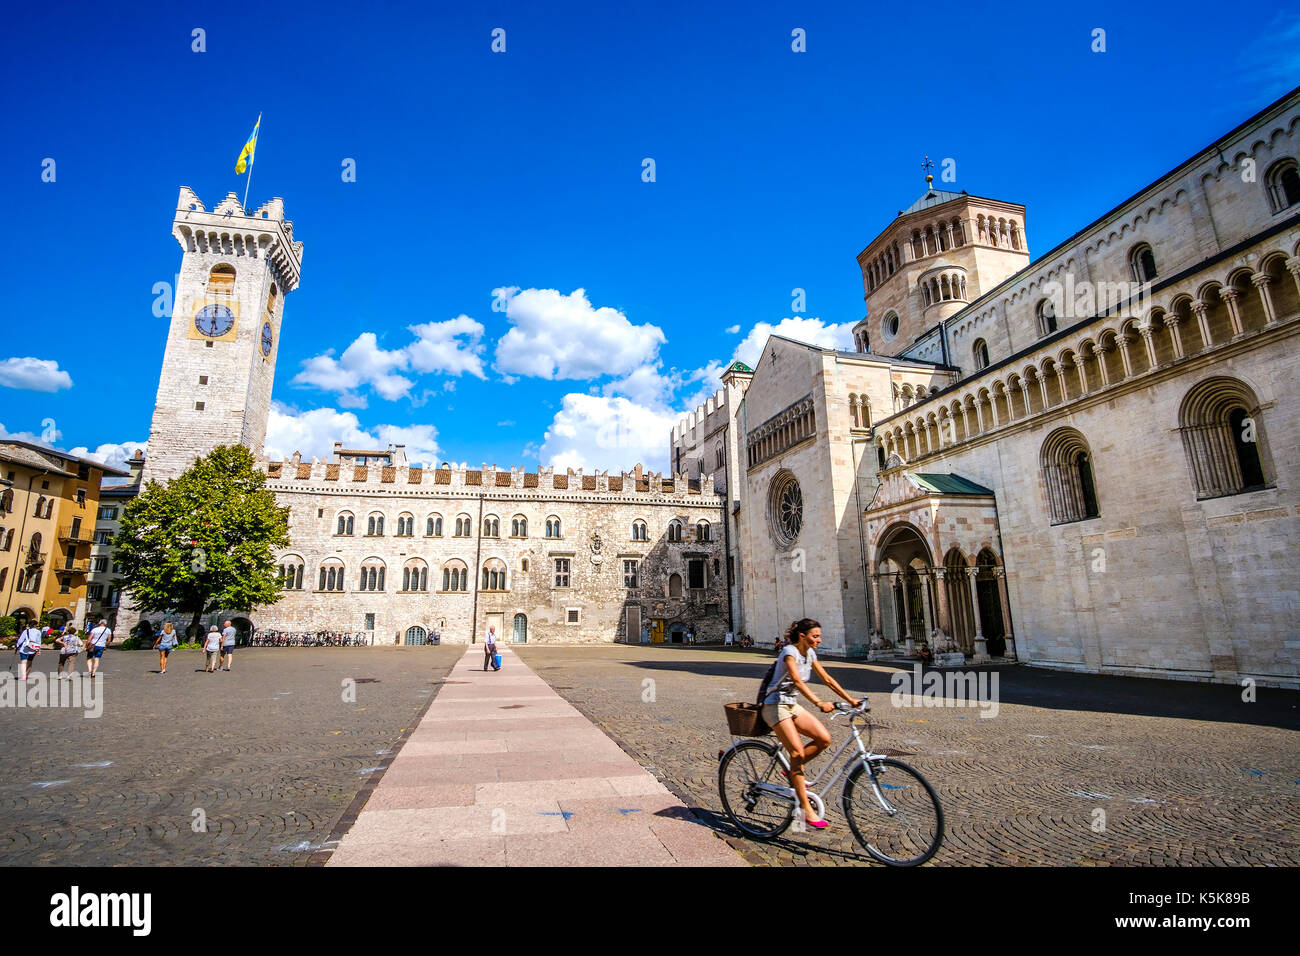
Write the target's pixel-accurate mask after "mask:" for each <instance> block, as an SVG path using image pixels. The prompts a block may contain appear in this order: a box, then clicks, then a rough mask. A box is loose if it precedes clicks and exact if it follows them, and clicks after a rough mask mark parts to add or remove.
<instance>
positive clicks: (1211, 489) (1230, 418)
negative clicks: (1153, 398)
mask: <svg viewBox="0 0 1300 956" xmlns="http://www.w3.org/2000/svg"><path fill="white" fill-rule="evenodd" d="M1260 414H1261V412H1260V408H1259V402H1258V400H1256V398H1255V395H1254V393H1253V392H1252V391H1251V390H1250V389H1249V388H1248V387H1247V386H1246V385H1245V384H1244V383H1243V382H1240V381H1238V380H1236V379H1233V378H1223V377H1221V378H1212V379H1208V380H1207V381H1204V382H1202V383H1200V384H1199V385H1197V386H1196V387H1195V388H1193V389H1192V390H1191V391H1189V392H1188V393H1187V397H1186V398H1184V399H1183V404H1182V407H1181V408H1180V409H1179V412H1178V426H1179V431H1180V432H1182V436H1183V447H1184V449H1185V450H1186V452H1187V458H1188V461H1189V463H1190V465H1191V469H1192V482H1193V484H1194V485H1195V486H1196V497H1197V498H1198V499H1199V498H1218V497H1222V496H1224V495H1237V494H1242V493H1244V492H1248V491H1258V490H1260V489H1262V488H1269V487H1272V479H1271V475H1272V467H1271V462H1270V460H1269V456H1268V451H1267V446H1266V444H1265V441H1264V439H1265V436H1264V433H1263V429H1262V422H1261V421H1260Z"/></svg>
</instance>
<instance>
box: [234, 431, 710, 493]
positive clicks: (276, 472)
mask: <svg viewBox="0 0 1300 956" xmlns="http://www.w3.org/2000/svg"><path fill="white" fill-rule="evenodd" d="M397 447H400V446H397ZM347 454H348V452H347V450H344V456H346V455H347ZM383 454H385V453H382V452H381V453H380V455H383ZM257 467H258V468H259V469H260V470H261V471H264V472H265V473H266V476H267V487H268V488H270V489H272V490H274V491H283V492H300V491H301V492H308V493H317V492H329V493H334V494H338V493H343V494H348V493H352V494H360V495H367V494H374V493H379V494H384V495H395V496H401V495H403V494H407V493H409V494H411V495H419V496H421V497H429V496H430V495H432V496H435V497H436V496H438V495H441V494H452V495H456V496H476V495H478V494H485V495H487V496H488V497H495V496H497V495H506V496H509V495H510V494H511V493H512V492H523V493H524V494H523V495H521V500H522V499H525V498H531V497H534V496H539V497H546V496H548V495H550V494H552V493H557V492H558V493H562V494H561V497H575V496H580V495H584V494H586V495H592V494H600V495H604V494H613V495H633V496H639V497H644V498H647V499H651V500H659V501H664V500H669V501H672V500H683V499H689V500H692V501H694V502H697V505H696V507H699V506H704V507H719V508H720V507H722V498H721V496H719V495H718V494H717V492H716V491H715V490H714V487H713V476H712V475H702V476H701V477H699V478H690V477H688V476H686V475H677V476H673V475H671V474H669V475H663V474H661V473H658V472H647V471H644V470H643V469H642V468H641V467H640V466H639V465H638V466H637V467H636V468H635V469H633V470H632V471H624V472H622V473H621V474H613V475H611V474H610V473H609V472H608V471H596V472H594V473H592V474H589V475H584V474H583V470H582V469H581V468H579V469H576V470H575V469H572V468H570V469H567V470H564V471H561V470H557V469H555V468H538V469H537V470H536V471H525V470H524V469H523V468H517V467H516V468H510V469H508V470H507V469H504V468H497V467H495V466H486V467H480V468H464V467H460V466H457V467H454V468H450V467H449V468H420V467H418V466H415V465H408V464H402V465H400V466H398V465H385V464H382V459H381V462H380V463H376V464H366V465H356V464H352V463H348V462H346V461H328V460H326V461H322V460H321V459H319V458H314V459H312V460H311V461H310V462H306V461H303V460H302V456H301V455H300V454H298V453H296V452H295V453H294V454H293V455H292V456H291V457H289V458H286V459H284V460H283V461H273V460H271V459H267V458H259V459H258V462H257Z"/></svg>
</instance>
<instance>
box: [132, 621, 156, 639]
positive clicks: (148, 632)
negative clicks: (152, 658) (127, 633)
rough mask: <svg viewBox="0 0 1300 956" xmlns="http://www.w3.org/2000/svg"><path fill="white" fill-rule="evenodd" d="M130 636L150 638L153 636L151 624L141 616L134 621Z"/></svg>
mask: <svg viewBox="0 0 1300 956" xmlns="http://www.w3.org/2000/svg"><path fill="white" fill-rule="evenodd" d="M131 636H132V637H134V638H138V639H139V640H142V641H148V640H152V639H153V636H154V631H153V625H152V624H150V623H149V622H148V621H147V620H145V619H144V618H141V619H140V620H139V621H138V622H136V625H135V627H133V628H131Z"/></svg>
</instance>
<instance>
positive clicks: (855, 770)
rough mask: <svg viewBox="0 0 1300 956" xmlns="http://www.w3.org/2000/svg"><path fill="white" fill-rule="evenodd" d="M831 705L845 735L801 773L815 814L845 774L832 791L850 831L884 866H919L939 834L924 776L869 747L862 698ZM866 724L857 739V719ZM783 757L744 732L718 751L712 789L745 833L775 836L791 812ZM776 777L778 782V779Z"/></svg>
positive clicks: (937, 813)
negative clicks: (845, 723)
mask: <svg viewBox="0 0 1300 956" xmlns="http://www.w3.org/2000/svg"><path fill="white" fill-rule="evenodd" d="M835 709H836V710H837V711H838V713H835V714H832V715H831V720H834V719H835V718H836V717H838V716H841V715H843V714H848V717H849V729H850V735H849V737H848V738H847V739H846V740H845V741H844V743H842V744H841V745H840V747H839V749H838V750H836V751H835V753H834V754H833V755H832V756H831V757H830V759H829V760H827V761H826V762H825V763H824V764H823V765H822V768H821V769H820V770H819V771H818V772H817V775H816V776H815V777H812V778H810V779H808V780H807V781H806V788H807V792H808V801H809V802H810V803H811V804H812V805H813V808H814V809H815V810H816V811H817V815H818V816H820V817H821V818H822V819H825V818H826V804H825V800H824V799H823V794H826V795H829V793H830V790H831V788H832V787H834V786H835V784H836V783H837V782H838V781H839V779H840V778H841V777H843V776H844V775H845V773H847V774H848V776H847V777H846V778H845V780H844V786H843V788H842V790H841V794H840V806H841V809H842V810H843V811H844V816H845V817H846V818H847V819H848V821H849V828H850V829H851V830H852V831H853V836H854V838H855V839H856V840H857V841H858V842H859V843H860V844H862V846H863V847H864V848H865V849H866V851H867V852H868V853H870V854H871V856H872V857H874V858H875V859H877V860H879V861H880V862H881V863H884V864H887V865H889V866H899V867H902V866H919V865H921V864H922V863H924V862H925V861H926V860H928V859H930V858H931V857H932V856H934V854H935V851H937V850H938V849H939V844H940V843H942V842H943V807H942V806H941V805H940V803H939V796H938V794H937V793H935V791H934V787H932V786H930V782H929V781H928V780H926V779H925V777H923V776H921V774H920V772H919V771H917V770H915V769H914V768H912V767H910V766H908V765H907V764H905V763H903V762H902V761H901V760H898V759H896V758H894V757H890V756H887V755H886V754H878V753H873V752H872V751H871V739H872V736H873V732H874V729H875V725H873V724H871V723H870V721H868V720H867V719H866V712H867V710H868V707H867V701H866V698H863V700H862V703H861V704H860V705H859V706H858V707H852V706H850V705H849V704H844V703H837V704H836V705H835ZM859 718H861V719H862V721H863V725H864V726H866V727H867V731H868V733H867V743H866V744H865V745H864V744H863V742H862V737H861V735H860V733H859V731H858V723H857V721H858V719H859ZM851 743H853V744H857V751H858V752H857V754H856V755H852V756H850V757H849V758H848V759H847V760H846V761H845V762H844V765H843V766H842V767H840V769H839V770H838V771H837V772H836V774H835V776H834V777H832V778H831V780H830V782H829V783H827V784H826V786H825V788H824V789H823V790H822V791H821V792H820V793H819V792H817V790H816V787H817V785H818V783H819V782H820V781H821V779H822V777H824V776H825V775H826V773H827V772H828V771H829V770H830V769H831V768H832V767H834V766H835V763H836V761H838V760H839V759H840V755H841V754H842V753H844V751H845V750H846V749H848V747H849V745H850V744H851ZM789 770H790V763H789V760H788V759H787V758H786V753H785V748H784V747H783V746H781V744H780V743H779V742H769V741H764V740H757V739H749V740H742V741H740V742H739V743H736V744H733V745H732V746H731V749H730V750H726V751H721V752H719V754H718V793H719V795H720V796H721V797H722V807H723V809H724V810H726V812H727V816H728V817H730V818H731V822H732V823H734V824H735V825H736V827H737V828H738V829H739V830H740V831H741V832H742V833H743V834H745V835H746V836H749V837H753V838H754V839H756V840H771V839H774V838H775V837H778V836H780V835H781V834H782V833H784V832H785V831H786V829H787V828H789V826H790V824H791V823H793V822H794V820H795V814H796V813H798V812H800V811H799V804H798V801H797V798H796V796H795V791H794V787H792V786H790V785H789ZM778 781H781V782H778Z"/></svg>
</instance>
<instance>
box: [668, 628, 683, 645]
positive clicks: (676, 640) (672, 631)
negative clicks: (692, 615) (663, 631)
mask: <svg viewBox="0 0 1300 956" xmlns="http://www.w3.org/2000/svg"><path fill="white" fill-rule="evenodd" d="M668 642H669V643H670V644H684V643H685V642H686V627H685V625H682V624H674V625H672V626H671V627H669V628H668Z"/></svg>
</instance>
